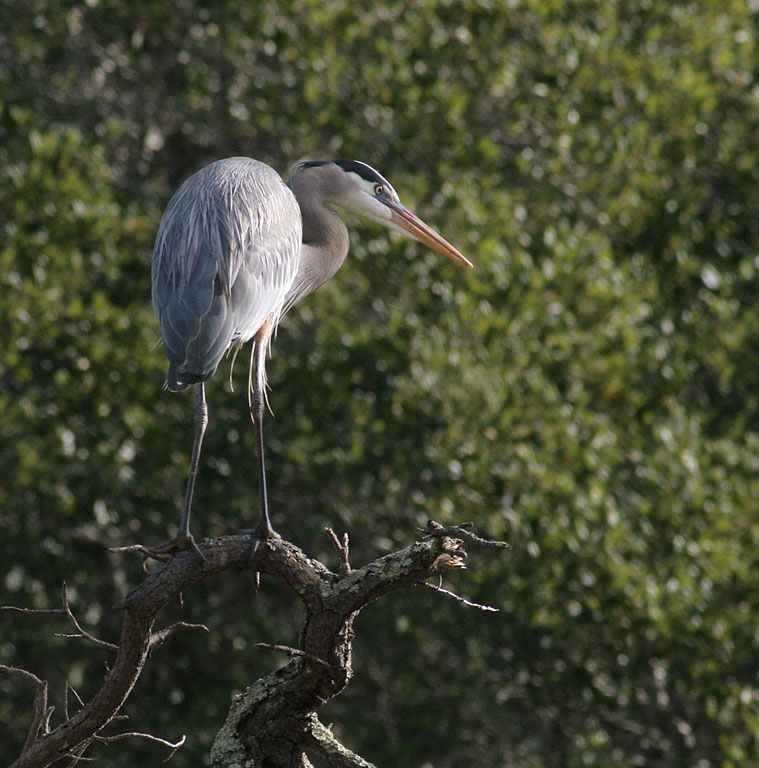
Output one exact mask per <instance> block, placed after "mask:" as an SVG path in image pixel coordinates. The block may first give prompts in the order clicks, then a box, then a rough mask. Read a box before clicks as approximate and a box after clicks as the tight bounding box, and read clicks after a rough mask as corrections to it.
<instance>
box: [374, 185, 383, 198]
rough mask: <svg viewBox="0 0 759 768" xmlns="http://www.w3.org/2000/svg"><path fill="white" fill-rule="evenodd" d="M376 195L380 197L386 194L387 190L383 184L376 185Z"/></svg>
mask: <svg viewBox="0 0 759 768" xmlns="http://www.w3.org/2000/svg"><path fill="white" fill-rule="evenodd" d="M374 194H375V195H376V196H377V197H379V196H380V195H384V194H385V188H384V187H383V186H382V184H375V185H374Z"/></svg>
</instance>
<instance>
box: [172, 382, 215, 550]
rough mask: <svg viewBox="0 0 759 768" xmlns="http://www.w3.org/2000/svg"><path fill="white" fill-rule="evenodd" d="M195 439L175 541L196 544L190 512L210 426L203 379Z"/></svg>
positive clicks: (197, 401)
mask: <svg viewBox="0 0 759 768" xmlns="http://www.w3.org/2000/svg"><path fill="white" fill-rule="evenodd" d="M194 420H195V439H194V440H193V443H192V459H190V476H189V477H188V478H187V490H186V491H185V497H184V509H183V510H182V519H181V521H180V522H179V531H178V533H177V535H176V537H175V541H176V540H179V541H183V542H186V543H187V544H191V545H194V544H195V542H194V540H193V538H192V534H191V533H190V512H191V510H192V494H193V493H194V491H195V479H196V478H197V476H198V466H199V464H200V447H201V446H202V445H203V436H204V435H205V433H206V427H207V426H208V403H207V402H206V385H205V382H203V381H201V382H198V383H197V384H196V385H195V418H194Z"/></svg>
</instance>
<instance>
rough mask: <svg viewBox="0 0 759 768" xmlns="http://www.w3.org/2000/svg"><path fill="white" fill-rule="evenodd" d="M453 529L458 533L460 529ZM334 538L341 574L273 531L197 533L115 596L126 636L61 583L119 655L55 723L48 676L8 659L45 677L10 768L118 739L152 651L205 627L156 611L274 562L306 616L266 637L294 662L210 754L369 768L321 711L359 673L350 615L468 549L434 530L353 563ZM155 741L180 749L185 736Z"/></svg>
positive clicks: (257, 687)
mask: <svg viewBox="0 0 759 768" xmlns="http://www.w3.org/2000/svg"><path fill="white" fill-rule="evenodd" d="M448 530H451V532H453V533H455V534H458V533H459V529H455V530H454V529H448ZM468 536H471V537H474V534H468ZM331 538H333V541H334V542H335V543H336V544H337V545H338V547H337V548H338V551H339V552H340V553H341V558H342V563H341V565H342V568H341V573H340V574H336V573H333V572H331V571H330V570H329V569H328V568H326V567H325V566H324V565H322V564H321V563H320V562H318V561H316V560H313V559H311V558H309V557H308V556H307V555H306V554H305V553H304V552H303V551H302V550H300V549H299V548H298V547H296V546H295V545H293V544H291V543H290V542H287V541H284V540H282V539H274V540H271V541H269V542H267V543H266V544H265V545H264V546H261V547H259V548H258V549H257V550H256V552H255V554H254V555H253V556H251V547H250V539H249V538H248V537H247V536H228V537H222V538H218V539H213V540H205V541H203V542H201V543H200V544H199V545H198V547H199V550H200V552H201V553H202V559H201V558H199V557H198V556H197V553H196V552H195V551H193V550H188V551H185V552H182V553H180V554H178V555H177V556H176V557H174V558H173V559H172V560H171V561H170V562H169V563H167V564H166V566H165V567H163V568H162V569H161V570H159V571H157V572H155V573H151V574H149V575H147V577H146V578H145V579H144V580H143V581H142V583H141V584H139V586H137V587H136V588H135V589H133V590H132V591H131V592H130V593H129V594H128V595H127V596H126V597H125V598H124V599H123V600H121V601H120V603H119V604H118V607H119V608H121V609H123V611H124V620H123V625H122V632H121V639H120V641H119V644H118V646H112V645H111V644H110V643H105V642H103V641H100V640H97V638H93V637H91V636H90V635H88V633H86V632H85V631H83V629H82V628H81V626H80V625H79V624H78V622H77V621H76V619H75V618H74V617H73V614H72V612H71V610H70V608H69V606H68V602H67V600H66V596H65V592H64V612H65V614H66V617H67V618H68V620H69V621H70V622H71V623H72V624H73V626H74V627H75V629H76V631H77V636H80V637H84V638H85V639H86V640H88V641H89V642H94V644H95V645H97V646H99V647H101V648H106V649H108V650H117V655H116V658H115V661H114V662H113V665H112V666H111V668H110V669H109V670H108V672H107V674H106V675H105V678H104V680H103V683H102V686H101V688H100V690H99V691H98V692H97V693H96V694H95V696H94V697H93V698H92V699H90V700H89V701H87V702H85V703H84V704H83V705H82V706H81V708H80V709H79V710H78V711H77V712H75V713H74V714H72V715H71V716H70V717H66V719H65V720H64V721H63V722H61V723H60V724H59V725H57V726H56V727H55V728H52V729H50V727H49V725H48V722H49V718H50V712H49V709H48V707H47V684H46V683H44V682H43V681H41V680H39V679H38V678H36V677H35V676H34V675H32V674H31V673H29V672H25V671H23V670H15V669H13V668H0V671H4V672H7V673H10V674H14V675H16V676H17V677H20V678H22V679H24V680H26V681H28V682H32V683H33V684H34V685H35V686H36V687H37V695H36V697H35V715H34V722H33V724H32V728H31V729H30V731H29V737H28V739H27V744H26V745H25V747H24V749H23V751H22V754H21V755H20V756H19V757H18V759H17V760H16V761H15V762H14V763H12V765H11V767H10V768H44V766H47V765H50V764H51V763H54V762H56V761H57V760H59V759H61V758H63V757H66V756H68V757H69V758H74V759H78V758H80V757H81V755H82V753H83V751H84V748H86V745H87V744H89V743H91V742H92V741H95V740H108V741H113V740H114V739H115V738H121V737H122V736H104V735H103V734H102V733H101V730H102V729H103V728H104V727H105V726H106V725H108V723H111V722H113V721H114V720H115V719H118V717H117V715H118V712H119V709H120V708H121V706H122V704H123V703H124V701H125V700H126V698H127V697H128V696H129V693H130V692H131V690H132V687H133V686H134V684H135V682H136V681H137V678H138V677H139V675H140V673H141V671H142V668H143V666H144V664H145V662H146V660H147V658H148V655H149V653H150V651H151V650H153V649H154V648H155V647H157V646H158V645H160V644H161V642H163V641H164V640H165V639H166V638H167V637H168V636H169V635H170V634H172V633H173V632H175V631H177V630H179V629H185V628H203V629H206V628H205V627H202V625H189V624H185V623H183V622H179V623H177V624H174V625H172V626H170V627H168V628H166V629H163V630H159V631H154V630H153V625H154V623H155V620H156V617H157V615H158V613H159V612H160V611H161V610H162V609H163V608H164V606H166V605H167V604H168V603H169V602H171V601H173V600H176V599H177V597H178V596H179V595H180V594H181V593H182V592H183V591H186V590H188V589H189V588H190V587H191V586H192V585H193V584H194V583H195V582H197V581H199V580H200V579H203V578H210V577H212V576H214V575H215V574H218V573H222V572H226V571H243V570H248V571H254V572H261V573H266V574H268V575H270V576H272V577H274V578H276V579H278V580H279V581H281V582H282V583H283V584H285V585H286V586H289V587H291V588H293V589H294V590H295V591H296V592H297V594H298V596H299V597H300V600H301V602H302V603H303V606H304V608H305V614H306V615H305V619H304V622H303V628H302V631H301V637H300V647H299V648H289V647H287V646H277V645H266V644H264V645H265V646H266V647H268V648H272V649H274V650H280V651H283V652H285V653H287V654H288V655H289V656H290V657H291V658H290V661H289V662H288V663H287V664H286V665H285V666H283V667H281V668H280V669H278V670H277V671H276V672H274V673H272V674H271V675H268V676H267V677H265V678H263V679H261V680H258V681H257V682H256V683H254V684H253V685H252V686H250V687H249V688H248V689H247V690H245V691H244V692H243V693H242V694H241V695H240V696H238V697H237V699H236V700H235V702H234V703H233V705H232V707H231V708H230V711H229V713H228V715H227V718H226V721H225V723H224V725H223V727H222V728H221V730H220V731H219V733H218V735H217V737H216V740H215V742H214V744H213V747H212V750H211V765H212V766H214V768H229V767H230V766H232V765H243V764H244V765H249V766H261V765H266V766H268V767H269V768H305V767H306V766H309V765H311V764H310V762H309V761H308V758H307V756H306V753H307V752H312V753H313V754H318V755H320V756H321V757H322V758H323V759H326V760H327V761H328V762H329V763H330V764H331V765H334V766H337V768H373V766H371V764H370V763H368V762H366V761H365V760H363V759H362V758H361V757H359V756H358V755H355V754H354V753H353V752H351V751H350V750H348V749H346V748H345V747H343V746H342V745H341V744H339V742H338V741H337V739H335V737H334V736H333V735H332V734H331V732H330V731H329V730H328V729H327V728H325V727H324V726H323V725H322V724H321V723H319V721H318V719H317V717H316V712H317V711H318V710H319V709H320V708H321V707H322V706H324V704H325V703H326V702H327V701H328V700H329V699H331V698H332V697H333V696H335V695H337V694H338V693H340V691H342V690H343V688H344V687H345V686H346V685H347V683H348V681H349V680H350V678H351V676H352V674H353V669H352V666H351V653H352V640H353V620H354V618H355V616H356V614H357V613H358V612H359V611H360V610H361V608H363V607H364V606H365V605H367V604H368V603H370V602H372V601H373V600H376V599H377V598H379V597H381V596H382V595H385V594H387V593H389V592H391V591H393V590H397V589H401V588H404V587H408V586H412V585H414V584H418V583H424V582H425V580H426V579H429V578H430V577H433V576H436V575H439V574H440V573H442V572H444V571H446V570H448V569H451V568H462V567H464V566H463V562H464V558H465V557H466V553H465V552H464V550H463V548H462V545H461V541H460V538H461V537H460V536H457V535H456V536H455V537H452V536H449V535H444V534H442V533H441V532H439V531H438V530H437V529H436V530H435V531H434V533H431V535H429V537H428V538H427V540H425V541H422V542H418V543H416V544H413V545H412V546H410V547H407V548H406V549H403V550H401V551H399V552H394V553H392V554H389V555H385V556H384V557H381V558H379V559H378V560H375V561H374V562H371V563H369V564H368V565H365V566H363V567H362V568H358V569H356V570H350V566H349V565H348V546H347V544H348V543H347V538H344V539H343V541H342V542H340V540H339V539H337V537H336V536H335V535H334V534H332V536H331ZM474 538H476V539H479V537H474ZM479 541H480V540H478V541H477V542H473V543H477V544H479ZM481 541H484V540H481ZM457 599H459V600H463V599H462V598H457ZM466 602H467V604H470V603H468V601H466ZM478 607H480V606H478ZM151 738H156V739H157V737H151ZM158 740H159V741H161V742H162V743H165V744H167V745H168V746H170V747H172V748H176V747H178V746H179V744H176V745H175V744H173V743H171V742H167V741H166V740H160V739H158Z"/></svg>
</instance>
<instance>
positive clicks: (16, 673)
mask: <svg viewBox="0 0 759 768" xmlns="http://www.w3.org/2000/svg"><path fill="white" fill-rule="evenodd" d="M0 672H5V674H6V675H11V677H17V678H19V680H23V681H24V682H26V683H31V684H32V685H33V686H34V687H35V689H36V691H35V694H34V717H33V718H32V724H31V725H30V726H29V732H28V733H27V735H26V740H25V741H24V746H23V747H22V748H21V754H22V755H23V754H24V752H26V751H27V750H28V749H29V747H31V746H32V744H34V742H35V741H37V737H38V736H39V734H40V731H41V732H42V733H43V734H45V733H47V732H48V728H49V723H50V715H52V714H53V709H54V707H48V705H47V680H40V678H39V677H37V675H34V674H32V673H31V672H27V671H26V670H25V669H19V668H18V667H7V666H6V665H5V664H0Z"/></svg>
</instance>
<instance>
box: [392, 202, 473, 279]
mask: <svg viewBox="0 0 759 768" xmlns="http://www.w3.org/2000/svg"><path fill="white" fill-rule="evenodd" d="M385 205H387V207H388V208H389V209H390V220H391V221H392V222H393V224H395V225H396V226H398V227H400V228H401V229H404V230H405V231H406V232H408V233H409V234H410V235H411V237H413V238H414V239H415V240H418V241H419V242H420V243H423V244H424V245H426V246H427V247H428V248H432V250H433V251H436V252H437V253H441V254H442V255H443V256H445V257H446V258H448V259H450V260H451V261H455V262H457V263H458V264H463V265H464V266H465V267H469V269H471V268H472V266H473V265H472V262H471V261H469V259H466V258H465V257H464V256H462V255H461V254H460V253H459V252H458V251H457V250H456V249H455V248H454V247H453V246H452V245H451V244H450V243H449V242H448V241H447V240H444V239H443V238H442V237H440V235H439V234H438V233H437V232H435V230H434V229H432V227H428V226H427V225H426V224H425V223H424V222H423V221H422V220H421V219H420V218H418V217H417V216H415V215H414V214H413V213H411V211H409V210H408V209H407V208H404V207H403V206H402V205H397V204H395V203H392V202H385Z"/></svg>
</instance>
